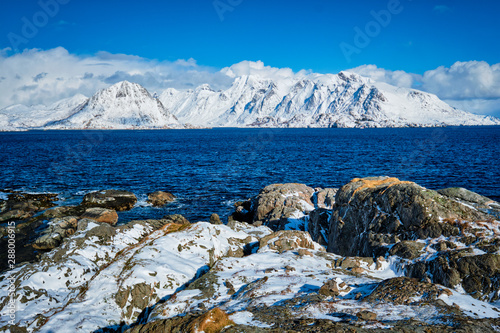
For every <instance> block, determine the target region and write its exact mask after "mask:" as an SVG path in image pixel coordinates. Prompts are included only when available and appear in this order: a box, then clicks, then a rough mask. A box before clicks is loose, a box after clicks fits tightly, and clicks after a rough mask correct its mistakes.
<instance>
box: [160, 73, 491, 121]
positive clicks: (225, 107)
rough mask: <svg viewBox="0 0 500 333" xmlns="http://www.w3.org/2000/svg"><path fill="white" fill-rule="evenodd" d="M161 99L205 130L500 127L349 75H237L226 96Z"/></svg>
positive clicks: (198, 92)
mask: <svg viewBox="0 0 500 333" xmlns="http://www.w3.org/2000/svg"><path fill="white" fill-rule="evenodd" d="M160 100H161V101H162V103H163V104H164V105H165V106H166V107H167V108H168V109H169V110H170V111H171V112H172V113H173V114H175V115H176V116H177V117H178V119H179V121H181V122H188V123H192V124H195V125H204V126H234V127H241V126H256V127H406V126H442V125H499V124H500V120H499V119H496V118H493V117H488V116H481V115H474V114H471V113H468V112H465V111H461V110H458V109H456V108H453V107H451V106H449V105H448V104H446V103H445V102H443V101H441V100H440V99H439V98H438V97H437V96H435V95H432V94H428V93H424V92H421V91H418V90H414V89H406V88H397V87H394V86H391V85H388V84H385V83H378V82H374V81H372V80H370V79H368V78H364V77H362V76H360V75H357V74H353V73H348V72H340V73H339V74H336V75H332V74H324V75H322V74H311V75H307V76H304V77H302V78H284V79H280V80H271V79H265V78H260V77H257V76H251V75H250V76H240V77H237V78H236V79H235V81H234V83H233V84H232V86H231V87H230V88H229V89H227V90H224V91H213V90H212V89H211V88H210V87H209V86H208V85H202V86H200V87H198V88H196V89H194V90H188V91H177V90H175V89H167V90H166V91H165V92H163V94H162V95H161V96H160Z"/></svg>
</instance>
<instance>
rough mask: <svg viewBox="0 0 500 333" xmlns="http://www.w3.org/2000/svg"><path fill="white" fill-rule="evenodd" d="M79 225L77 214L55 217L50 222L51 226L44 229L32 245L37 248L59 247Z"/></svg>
mask: <svg viewBox="0 0 500 333" xmlns="http://www.w3.org/2000/svg"><path fill="white" fill-rule="evenodd" d="M77 227H78V220H77V218H76V217H75V216H67V217H63V218H55V219H53V220H51V221H50V222H49V227H48V228H47V229H45V230H44V231H43V233H42V235H41V236H40V237H38V238H37V239H36V240H35V242H34V243H33V245H32V246H33V248H35V249H37V250H52V249H54V248H56V247H58V246H59V245H60V244H61V243H62V242H63V239H64V238H66V237H68V236H71V235H73V234H74V233H75V231H76V229H77Z"/></svg>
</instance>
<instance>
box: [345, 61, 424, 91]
mask: <svg viewBox="0 0 500 333" xmlns="http://www.w3.org/2000/svg"><path fill="white" fill-rule="evenodd" d="M348 71H349V72H354V73H357V74H359V75H361V76H365V77H368V78H370V79H372V80H374V81H378V82H385V83H388V84H392V85H394V86H398V87H405V88H411V87H412V86H413V83H414V81H415V78H416V75H415V74H410V73H406V72H405V71H390V70H387V69H383V68H378V67H377V66H376V65H363V66H359V67H356V68H353V69H349V70H348Z"/></svg>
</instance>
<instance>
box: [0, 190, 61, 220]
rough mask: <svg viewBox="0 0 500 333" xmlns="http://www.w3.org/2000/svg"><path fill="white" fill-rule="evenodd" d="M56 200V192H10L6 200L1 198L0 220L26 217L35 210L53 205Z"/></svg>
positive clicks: (30, 215) (33, 213) (38, 210)
mask: <svg viewBox="0 0 500 333" xmlns="http://www.w3.org/2000/svg"><path fill="white" fill-rule="evenodd" d="M57 200H58V198H57V194H53V193H40V194H31V193H21V192H12V193H10V194H9V195H8V199H7V200H6V201H5V200H2V204H1V205H0V222H8V221H21V220H25V219H28V218H30V217H32V216H33V215H35V213H37V212H40V211H42V210H45V209H47V208H50V207H54V206H55V204H54V201H57Z"/></svg>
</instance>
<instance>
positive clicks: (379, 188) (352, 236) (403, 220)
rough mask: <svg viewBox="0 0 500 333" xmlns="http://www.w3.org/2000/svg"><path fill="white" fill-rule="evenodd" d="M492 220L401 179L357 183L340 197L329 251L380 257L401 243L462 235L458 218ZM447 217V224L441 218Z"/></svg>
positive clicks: (332, 220)
mask: <svg viewBox="0 0 500 333" xmlns="http://www.w3.org/2000/svg"><path fill="white" fill-rule="evenodd" d="M488 218H491V216H489V215H487V214H484V213H482V212H479V211H476V210H474V209H471V208H469V207H467V206H465V205H462V204H460V203H457V202H456V201H454V200H451V199H449V198H448V197H445V196H442V195H441V194H439V193H437V192H436V191H432V190H428V189H425V188H423V187H421V186H419V185H417V184H415V183H412V182H407V181H400V180H399V179H397V178H388V177H376V178H363V179H359V178H356V179H353V180H352V181H351V182H349V183H348V184H346V185H344V186H343V187H342V188H341V189H340V190H339V191H338V192H337V195H336V205H335V208H334V210H333V214H332V217H331V219H330V233H329V241H328V251H329V252H334V253H338V254H341V255H347V256H365V257H368V256H379V255H382V254H384V253H385V251H386V249H385V246H387V245H389V244H394V243H397V242H398V239H401V240H414V239H415V238H417V239H426V238H429V237H431V238H437V237H439V236H441V235H443V236H445V237H448V236H452V235H458V234H459V233H460V229H459V228H458V227H457V226H456V225H454V223H449V222H447V220H446V219H448V220H449V221H453V220H455V219H461V220H469V221H477V220H487V219H488ZM443 219H444V220H443Z"/></svg>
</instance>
